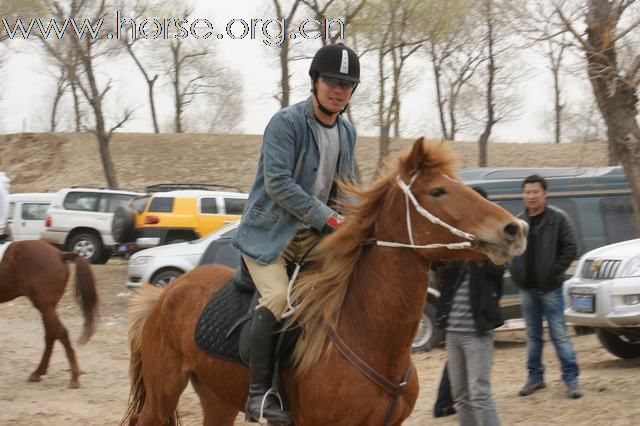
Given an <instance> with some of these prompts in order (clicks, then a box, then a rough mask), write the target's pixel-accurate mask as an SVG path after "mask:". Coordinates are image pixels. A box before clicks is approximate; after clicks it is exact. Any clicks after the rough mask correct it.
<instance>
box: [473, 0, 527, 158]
mask: <svg viewBox="0 0 640 426" xmlns="http://www.w3.org/2000/svg"><path fill="white" fill-rule="evenodd" d="M509 2H510V0H483V1H482V2H480V3H479V4H478V5H477V6H478V8H479V10H478V11H479V20H478V21H479V22H478V25H479V26H481V27H482V29H483V34H482V36H481V37H480V38H479V39H478V45H479V48H481V49H483V50H484V55H486V60H485V61H484V62H483V66H484V67H486V69H483V68H482V67H481V68H479V70H478V72H477V73H476V74H477V76H476V77H477V81H478V84H479V87H478V93H479V94H481V97H482V98H483V99H484V109H483V112H482V117H481V118H478V122H479V123H480V122H482V123H484V124H483V129H482V132H481V134H480V137H479V138H478V145H479V158H478V165H479V166H480V167H486V166H487V158H488V155H487V151H488V144H489V139H490V138H491V132H492V131H493V127H494V126H495V125H496V124H498V123H499V122H500V121H503V120H505V119H507V118H508V117H510V116H513V115H515V114H516V113H517V112H518V107H517V105H516V96H517V94H515V93H514V92H513V91H509V90H508V88H510V87H513V86H514V85H515V84H516V83H517V80H518V78H519V75H518V72H517V71H516V67H514V66H513V65H514V64H515V63H516V62H515V61H513V59H512V61H511V62H509V61H507V56H512V55H514V53H515V48H516V45H515V44H514V43H515V42H517V39H515V37H514V35H513V32H512V31H511V29H510V27H509V25H507V22H506V20H507V15H506V14H505V13H504V11H505V6H506V5H508V4H509ZM508 65H512V66H511V67H509V66H508ZM518 68H520V69H521V68H522V66H521V64H518ZM520 72H522V70H520Z"/></svg>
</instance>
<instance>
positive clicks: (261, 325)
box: [244, 307, 291, 426]
mask: <svg viewBox="0 0 640 426" xmlns="http://www.w3.org/2000/svg"><path fill="white" fill-rule="evenodd" d="M277 325H278V321H276V318H275V317H274V316H273V314H272V313H271V311H270V310H269V309H267V308H264V307H259V308H258V309H256V310H255V311H254V313H253V324H252V325H251V336H250V343H249V368H250V370H251V373H250V374H251V376H250V380H251V382H250V385H249V399H247V404H246V405H245V407H244V413H245V418H246V421H249V422H261V418H262V419H264V420H266V422H268V423H269V424H273V425H279V426H280V425H282V426H285V425H290V424H291V417H289V414H287V412H286V411H284V410H283V409H282V408H281V407H280V402H279V400H278V398H277V397H276V396H275V395H274V394H269V395H267V397H266V400H265V394H266V393H267V391H268V390H269V389H270V388H271V382H272V379H273V369H274V364H275V362H274V351H275V345H276V340H277V339H276V336H275V332H276V326H277ZM263 400H265V401H264V406H263ZM261 411H262V413H261ZM261 414H262V417H261ZM266 422H264V421H263V423H266Z"/></svg>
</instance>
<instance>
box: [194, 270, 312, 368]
mask: <svg viewBox="0 0 640 426" xmlns="http://www.w3.org/2000/svg"><path fill="white" fill-rule="evenodd" d="M245 272H246V271H245ZM247 277H249V275H248V273H246V274H244V273H243V271H242V269H239V270H238V271H236V275H235V276H234V277H233V278H232V279H231V280H229V282H227V283H226V284H225V285H224V286H223V287H222V288H221V289H220V290H218V291H217V292H216V293H214V295H213V296H212V297H211V300H209V302H208V303H207V305H206V306H205V308H204V309H203V311H202V314H200V318H199V319H198V323H197V324H196V331H195V338H196V344H197V345H198V347H199V348H200V349H201V350H202V351H204V352H205V353H207V354H208V355H211V356H215V357H219V358H223V359H226V360H229V361H234V362H237V363H241V364H245V365H247V364H248V360H249V343H250V342H249V329H250V327H251V318H252V314H253V310H254V309H255V307H256V306H257V304H258V297H259V294H257V291H256V290H255V286H253V283H252V282H251V281H250V278H247ZM299 336H300V328H299V327H291V328H288V329H287V331H285V332H282V333H279V338H278V342H277V345H276V359H278V360H279V362H278V364H279V366H280V367H279V368H280V369H281V370H285V369H288V368H289V355H290V354H291V352H292V351H293V348H294V346H295V344H296V342H297V340H298V338H299Z"/></svg>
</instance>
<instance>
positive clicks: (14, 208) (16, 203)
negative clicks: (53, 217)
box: [7, 192, 55, 241]
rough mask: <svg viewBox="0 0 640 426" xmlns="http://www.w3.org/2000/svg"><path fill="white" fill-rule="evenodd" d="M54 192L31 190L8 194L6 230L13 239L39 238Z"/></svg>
mask: <svg viewBox="0 0 640 426" xmlns="http://www.w3.org/2000/svg"><path fill="white" fill-rule="evenodd" d="M54 197H55V194H53V193H47V192H31V193H22V194H11V195H9V197H8V199H9V209H8V214H7V230H8V234H9V239H11V240H13V241H21V240H39V239H40V236H41V234H42V232H43V231H44V220H45V217H46V215H47V210H48V209H49V206H50V205H51V202H52V201H53V199H54Z"/></svg>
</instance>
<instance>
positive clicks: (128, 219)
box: [111, 206, 136, 243]
mask: <svg viewBox="0 0 640 426" xmlns="http://www.w3.org/2000/svg"><path fill="white" fill-rule="evenodd" d="M111 235H113V239H114V240H115V241H116V242H118V243H128V242H131V241H135V239H136V215H135V212H134V210H133V209H132V208H130V207H126V206H119V207H118V208H117V209H116V211H115V212H113V219H112V220H111Z"/></svg>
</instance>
